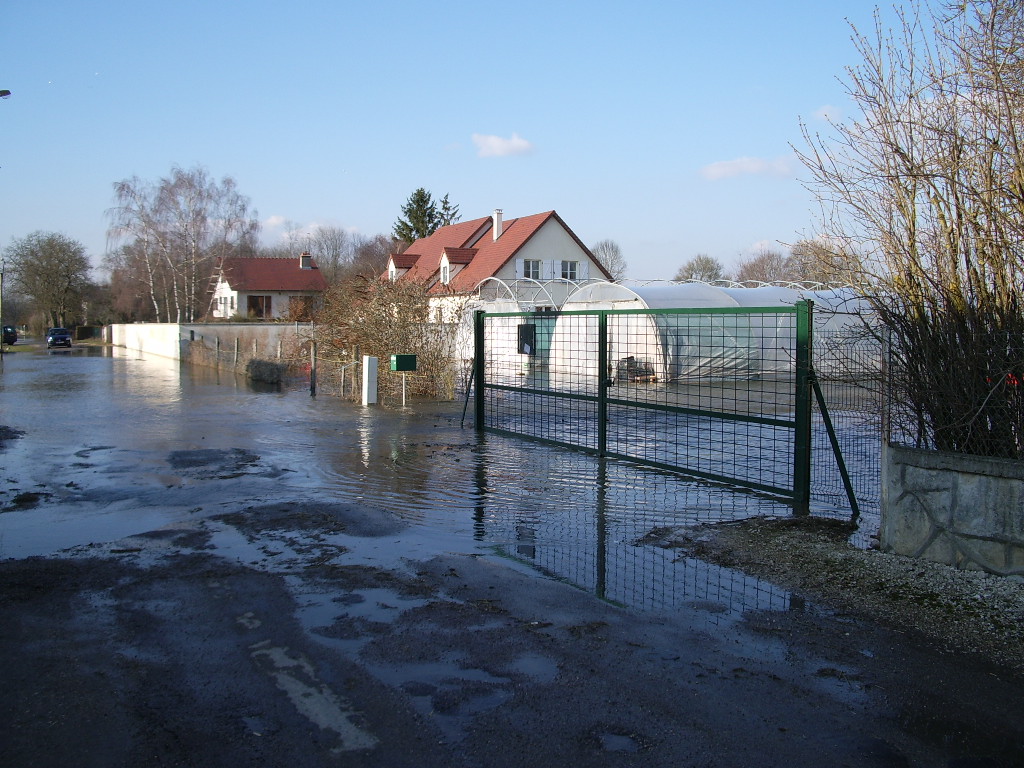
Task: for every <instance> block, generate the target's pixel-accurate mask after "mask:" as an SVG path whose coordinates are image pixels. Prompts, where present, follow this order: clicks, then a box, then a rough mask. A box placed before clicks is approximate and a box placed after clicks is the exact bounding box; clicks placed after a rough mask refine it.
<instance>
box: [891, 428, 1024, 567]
mask: <svg viewBox="0 0 1024 768" xmlns="http://www.w3.org/2000/svg"><path fill="white" fill-rule="evenodd" d="M882 475H883V476H882V519H881V529H880V531H879V545H880V547H881V549H882V551H884V552H893V553H896V554H901V555H909V556H910V557H921V558H925V559H927V560H934V561H936V562H940V563H945V564H947V565H951V566H954V567H956V568H965V569H976V570H984V571H988V572H990V573H995V574H999V575H1004V576H1005V575H1024V462H1019V461H1012V460H1009V459H989V458H984V457H980V456H968V455H960V454H949V453H941V452H939V451H924V450H918V449H914V448H903V447H899V446H892V445H890V446H886V447H885V448H884V449H883V460H882Z"/></svg>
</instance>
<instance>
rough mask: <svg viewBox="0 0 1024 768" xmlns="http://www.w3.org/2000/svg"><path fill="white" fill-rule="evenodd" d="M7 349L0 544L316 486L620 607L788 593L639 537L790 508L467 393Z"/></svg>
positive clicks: (0, 383) (43, 549)
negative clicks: (255, 377) (488, 418)
mask: <svg viewBox="0 0 1024 768" xmlns="http://www.w3.org/2000/svg"><path fill="white" fill-rule="evenodd" d="M15 349H16V351H15V352H14V353H10V354H7V355H5V357H4V362H3V365H4V371H3V376H2V377H0V407H2V411H0V414H2V415H0V423H2V424H5V425H6V426H8V427H11V428H13V429H16V430H20V431H23V432H24V433H25V434H26V439H19V440H11V441H8V443H7V449H6V452H5V454H4V457H5V474H4V485H3V487H2V496H0V502H2V503H3V505H4V507H5V508H6V509H7V510H8V511H6V512H5V513H4V514H3V515H0V557H25V556H29V555H45V554H51V553H54V552H57V551H59V550H61V549H65V548H67V547H71V546H76V545H81V544H87V543H91V542H109V541H114V540H116V539H119V538H122V537H124V536H127V535H131V534H133V533H142V532H145V531H149V530H153V529H155V528H160V527H162V526H164V525H168V524H171V523H176V522H181V521H183V520H188V519H191V518H194V517H197V516H198V517H204V516H210V515H213V514H217V513H218V512H220V511H222V510H223V509H225V508H229V507H230V508H234V507H237V506H238V505H239V504H244V503H250V502H252V503H255V502H261V503H271V502H278V501H288V500H294V499H296V498H308V497H317V498H321V499H329V500H331V501H353V502H359V503H361V504H366V505H371V506H374V507H377V508H379V509H381V510H383V511H385V512H388V513H390V514H394V515H397V516H398V517H400V518H402V519H403V520H404V521H406V522H408V523H410V524H412V525H413V526H417V527H420V528H422V529H424V530H427V531H429V532H430V534H431V537H432V538H434V539H439V538H440V539H444V540H445V547H446V548H447V549H448V550H450V551H460V552H473V551H479V550H482V549H484V550H488V549H489V550H494V549H500V550H501V551H502V552H503V553H505V554H506V555H507V556H508V557H511V558H515V559H517V560H519V561H521V562H523V563H526V564H529V565H531V566H534V567H536V568H538V569H541V570H542V571H544V572H545V573H548V574H550V575H554V576H557V577H559V578H563V579H566V580H568V581H570V582H572V583H574V584H576V585H577V586H580V587H582V588H584V589H587V590H588V591H591V592H593V593H595V594H597V595H598V596H600V597H602V598H605V599H608V600H612V601H615V602H617V603H621V604H625V605H630V606H634V607H643V608H648V609H655V610H661V609H672V608H675V607H677V606H679V605H681V604H685V603H687V602H692V601H713V602H714V603H715V604H716V610H715V612H714V613H713V614H712V616H713V617H714V620H715V621H718V620H720V619H721V618H722V616H723V615H727V614H734V615H738V614H739V613H741V612H742V611H744V610H749V609H751V608H768V607H771V608H784V607H785V604H786V600H787V595H786V594H785V593H784V592H781V591H780V590H777V589H774V588H773V587H771V585H767V584H763V583H758V582H756V580H753V579H751V578H750V577H747V576H744V575H743V574H741V573H738V572H734V571H730V570H728V569H723V568H719V567H715V566H711V565H708V564H705V563H701V562H700V561H696V560H686V559H682V560H678V561H677V560H676V556H677V553H673V552H671V551H668V550H660V549H655V548H639V547H636V546H635V544H634V542H636V540H637V539H639V538H641V537H642V536H644V535H645V534H646V533H648V532H649V531H650V530H651V529H652V528H655V527H659V526H667V525H682V524H691V523H697V522H715V521H720V520H728V519H738V518H742V517H747V516H750V515H752V514H769V515H772V514H774V515H786V514H788V512H789V510H788V508H787V507H785V506H784V505H782V504H779V503H777V502H774V501H772V500H770V499H766V498H763V497H759V496H757V495H753V494H743V493H733V492H730V491H727V490H724V489H722V488H718V487H714V486H712V485H708V484H701V483H697V482H691V481H688V480H685V479H682V478H679V477H676V476H672V475H669V474H665V473H660V472H657V471H654V470H649V469H645V468H642V467H638V466H633V465H629V464H626V463H623V462H612V461H608V462H605V461H601V460H599V459H597V458H596V457H593V456H589V455H585V454H582V453H573V452H569V451H565V450H562V449H557V448H552V447H547V446H544V445H538V444H534V443H527V442H523V441H517V440H514V439H510V438H503V437H499V436H490V435H487V436H484V435H480V434H478V433H477V432H476V431H475V430H473V429H472V423H471V421H472V413H470V414H469V417H468V419H467V420H466V422H465V425H464V426H463V419H462V410H463V408H462V404H461V403H441V404H437V403H417V404H415V405H413V406H412V407H410V408H407V409H404V410H401V409H398V410H396V409H386V408H380V407H374V406H371V407H366V408H364V407H362V406H359V405H354V404H351V403H347V402H342V401H339V400H337V399H334V398H328V397H319V398H311V397H309V395H308V393H306V392H304V391H302V390H301V389H294V390H288V389H285V390H283V391H282V390H277V389H267V388H263V389H262V390H261V389H259V388H255V387H253V385H252V384H250V383H249V382H247V381H246V380H244V379H241V378H238V377H235V376H230V375H224V374H218V373H217V372H216V371H212V370H210V369H205V368H188V367H185V368H179V365H178V363H177V362H175V361H172V360H167V359H165V358H160V357H157V356H153V355H145V354H142V353H138V352H130V351H127V350H124V349H120V348H110V347H106V348H96V347H91V348H90V347H76V348H74V349H72V350H70V351H67V350H60V351H49V352H47V351H45V350H41V349H38V348H36V349H33V348H31V347H28V346H19V347H16V348H15ZM54 467H57V468H59V469H58V470H57V471H56V472H54V471H53V468H54ZM212 481H216V482H215V483H214V482H212ZM19 499H20V501H19ZM26 500H28V501H30V502H32V501H34V502H35V503H30V504H26V503H25V502H26ZM19 505H23V506H25V507H26V508H24V509H18V507H19Z"/></svg>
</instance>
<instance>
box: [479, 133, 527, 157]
mask: <svg viewBox="0 0 1024 768" xmlns="http://www.w3.org/2000/svg"><path fill="white" fill-rule="evenodd" d="M473 143H474V144H475V145H476V150H477V151H476V154H477V157H508V156H509V155H525V154H528V153H530V152H532V151H533V144H531V143H530V142H528V141H527V140H526V139H524V138H523V137H522V136H520V135H519V134H518V133H513V134H512V138H510V139H505V138H502V137H501V136H490V135H487V134H483V133H474V134H473Z"/></svg>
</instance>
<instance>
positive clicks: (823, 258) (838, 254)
mask: <svg viewBox="0 0 1024 768" xmlns="http://www.w3.org/2000/svg"><path fill="white" fill-rule="evenodd" d="M850 258H851V257H850V255H849V254H847V253H845V252H844V251H843V250H841V249H838V248H836V247H835V246H834V245H831V244H830V243H829V242H828V241H827V240H825V239H823V238H815V239H805V240H799V241H797V242H796V243H794V244H793V246H792V247H791V248H790V258H789V263H790V270H791V272H792V273H793V274H794V275H795V276H796V278H795V279H797V280H800V281H803V282H810V283H823V284H826V285H827V284H833V283H842V282H843V280H844V277H845V275H846V274H847V273H848V272H849V268H848V266H847V265H848V263H849V261H850Z"/></svg>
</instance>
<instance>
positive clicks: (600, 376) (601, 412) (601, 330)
mask: <svg viewBox="0 0 1024 768" xmlns="http://www.w3.org/2000/svg"><path fill="white" fill-rule="evenodd" d="M608 374H609V372H608V313H607V312H604V311H600V312H598V313H597V455H598V456H604V455H605V451H606V450H607V449H608V381H609V375H608Z"/></svg>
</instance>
